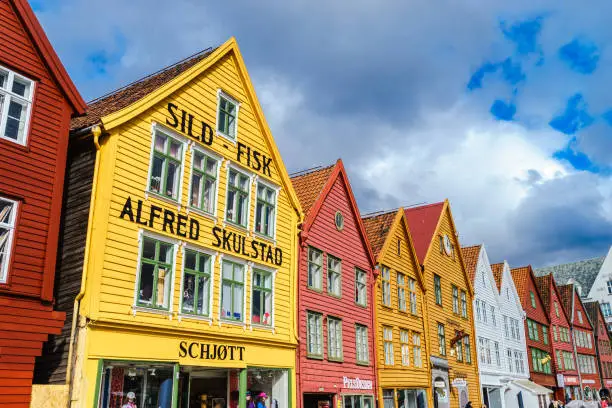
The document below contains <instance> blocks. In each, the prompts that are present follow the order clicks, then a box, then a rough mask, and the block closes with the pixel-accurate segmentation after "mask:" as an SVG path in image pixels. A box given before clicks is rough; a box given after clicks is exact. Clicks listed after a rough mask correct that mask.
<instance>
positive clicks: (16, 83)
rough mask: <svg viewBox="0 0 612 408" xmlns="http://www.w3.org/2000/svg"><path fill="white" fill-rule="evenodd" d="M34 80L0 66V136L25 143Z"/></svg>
mask: <svg viewBox="0 0 612 408" xmlns="http://www.w3.org/2000/svg"><path fill="white" fill-rule="evenodd" d="M33 95H34V82H32V81H31V80H29V79H27V78H25V77H23V76H21V75H19V74H16V73H15V72H13V71H11V70H9V69H7V68H4V67H1V66H0V137H1V138H2V139H7V140H10V141H11V142H17V143H19V144H22V145H25V144H26V138H27V134H28V127H29V124H30V115H31V110H32V99H33Z"/></svg>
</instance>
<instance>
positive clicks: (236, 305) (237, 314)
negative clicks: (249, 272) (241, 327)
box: [233, 285, 243, 320]
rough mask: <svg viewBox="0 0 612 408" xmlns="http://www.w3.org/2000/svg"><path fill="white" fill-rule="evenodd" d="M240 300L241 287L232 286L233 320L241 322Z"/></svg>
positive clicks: (241, 298)
mask: <svg viewBox="0 0 612 408" xmlns="http://www.w3.org/2000/svg"><path fill="white" fill-rule="evenodd" d="M242 300H243V292H242V286H240V285H234V305H233V306H234V315H233V317H234V319H236V320H242Z"/></svg>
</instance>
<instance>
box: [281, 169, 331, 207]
mask: <svg viewBox="0 0 612 408" xmlns="http://www.w3.org/2000/svg"><path fill="white" fill-rule="evenodd" d="M334 167H335V165H331V166H327V167H323V168H320V169H316V170H312V171H308V172H304V173H300V174H297V175H292V176H291V183H292V184H293V188H294V189H295V194H296V195H297V197H298V200H299V201H300V204H301V205H302V210H303V211H304V215H305V216H306V217H308V215H309V213H310V210H311V209H312V207H313V206H314V204H315V202H316V201H317V199H318V198H319V196H320V195H321V192H322V191H323V187H325V185H326V184H327V182H328V180H329V178H330V175H331V173H332V171H333V170H334Z"/></svg>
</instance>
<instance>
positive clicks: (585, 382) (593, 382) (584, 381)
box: [582, 380, 595, 384]
mask: <svg viewBox="0 0 612 408" xmlns="http://www.w3.org/2000/svg"><path fill="white" fill-rule="evenodd" d="M582 383H583V384H595V380H582Z"/></svg>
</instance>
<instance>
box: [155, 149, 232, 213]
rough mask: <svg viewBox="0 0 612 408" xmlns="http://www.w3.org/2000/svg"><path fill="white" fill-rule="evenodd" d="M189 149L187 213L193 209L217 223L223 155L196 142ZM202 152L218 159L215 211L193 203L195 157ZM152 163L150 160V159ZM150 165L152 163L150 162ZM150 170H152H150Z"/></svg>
mask: <svg viewBox="0 0 612 408" xmlns="http://www.w3.org/2000/svg"><path fill="white" fill-rule="evenodd" d="M189 151H190V153H191V160H190V163H189V181H188V191H187V203H186V205H185V208H186V212H187V214H189V212H190V211H193V212H194V213H196V214H199V215H202V216H204V217H208V218H211V219H213V220H214V221H215V224H216V223H217V219H218V218H217V214H218V211H219V182H220V181H221V180H220V175H221V166H223V157H222V156H220V155H218V154H217V153H213V152H212V151H210V150H208V149H205V148H203V147H202V146H199V145H197V144H195V143H190V146H189ZM196 152H197V153H200V154H203V155H205V156H209V157H210V158H211V159H214V160H217V174H216V178H217V181H216V183H215V184H216V186H215V201H214V207H213V212H212V214H211V213H207V212H206V211H204V210H201V209H199V208H197V207H193V206H192V205H191V187H192V180H193V158H194V156H195V153H196ZM152 153H153V151H152V150H151V154H152ZM149 163H150V161H149ZM149 166H150V164H149ZM149 171H150V170H149ZM149 180H151V177H149Z"/></svg>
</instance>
